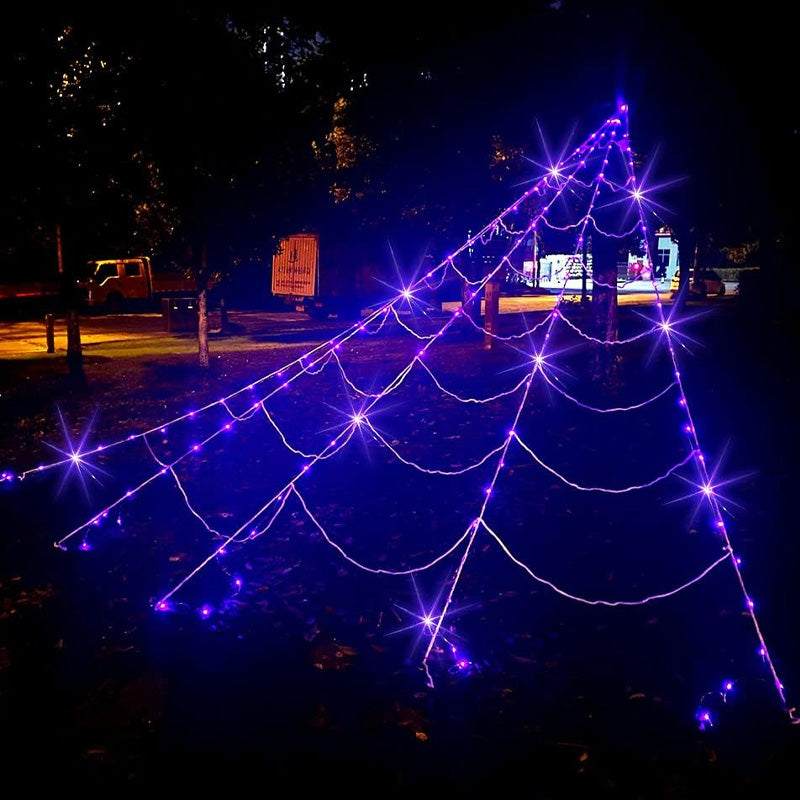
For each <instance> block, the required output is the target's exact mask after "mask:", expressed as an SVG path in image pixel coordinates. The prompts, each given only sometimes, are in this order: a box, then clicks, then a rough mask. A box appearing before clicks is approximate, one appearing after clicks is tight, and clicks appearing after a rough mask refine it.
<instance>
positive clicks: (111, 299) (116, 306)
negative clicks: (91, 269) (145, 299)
mask: <svg viewBox="0 0 800 800" xmlns="http://www.w3.org/2000/svg"><path fill="white" fill-rule="evenodd" d="M124 307H125V301H124V299H123V297H122V295H121V294H119V293H118V292H113V293H112V294H110V295H109V296H108V298H107V299H106V308H107V309H108V313H109V314H120V313H122V310H123V309H124Z"/></svg>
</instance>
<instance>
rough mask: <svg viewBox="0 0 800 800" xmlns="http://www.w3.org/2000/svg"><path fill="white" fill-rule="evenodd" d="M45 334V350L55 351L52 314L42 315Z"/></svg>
mask: <svg viewBox="0 0 800 800" xmlns="http://www.w3.org/2000/svg"><path fill="white" fill-rule="evenodd" d="M44 325H45V336H46V339H47V352H48V353H55V351H56V337H55V330H54V317H53V315H52V314H45V316H44Z"/></svg>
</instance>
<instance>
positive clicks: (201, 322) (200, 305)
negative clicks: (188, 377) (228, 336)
mask: <svg viewBox="0 0 800 800" xmlns="http://www.w3.org/2000/svg"><path fill="white" fill-rule="evenodd" d="M207 300H208V298H207V292H206V289H205V287H203V288H202V289H200V292H199V293H198V295H197V301H198V302H197V344H198V353H199V356H200V366H201V367H207V366H208V302H207Z"/></svg>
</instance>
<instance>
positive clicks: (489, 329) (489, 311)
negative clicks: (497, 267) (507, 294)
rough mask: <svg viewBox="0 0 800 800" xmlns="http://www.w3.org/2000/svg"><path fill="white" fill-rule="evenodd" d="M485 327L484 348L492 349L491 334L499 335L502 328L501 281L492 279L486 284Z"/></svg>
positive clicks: (492, 340)
mask: <svg viewBox="0 0 800 800" xmlns="http://www.w3.org/2000/svg"><path fill="white" fill-rule="evenodd" d="M483 327H484V330H485V331H486V333H485V334H484V336H483V348H484V350H491V349H492V345H493V343H494V339H493V337H492V335H491V334H495V335H497V333H499V330H500V281H496V280H491V281H488V282H487V284H486V291H485V294H484V320H483Z"/></svg>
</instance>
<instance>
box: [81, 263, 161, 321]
mask: <svg viewBox="0 0 800 800" xmlns="http://www.w3.org/2000/svg"><path fill="white" fill-rule="evenodd" d="M88 268H89V277H88V278H87V279H86V280H85V281H82V282H81V283H80V284H79V288H81V289H83V290H84V292H85V298H86V304H87V305H88V306H89V307H90V308H97V307H101V306H102V307H104V308H107V309H108V310H109V311H112V312H119V311H122V310H123V308H124V307H125V305H126V303H127V301H130V300H146V299H148V298H150V297H151V296H152V292H153V289H152V267H151V264H150V259H149V258H148V257H147V256H141V257H139V258H107V259H99V260H95V261H90V262H89V264H88Z"/></svg>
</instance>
